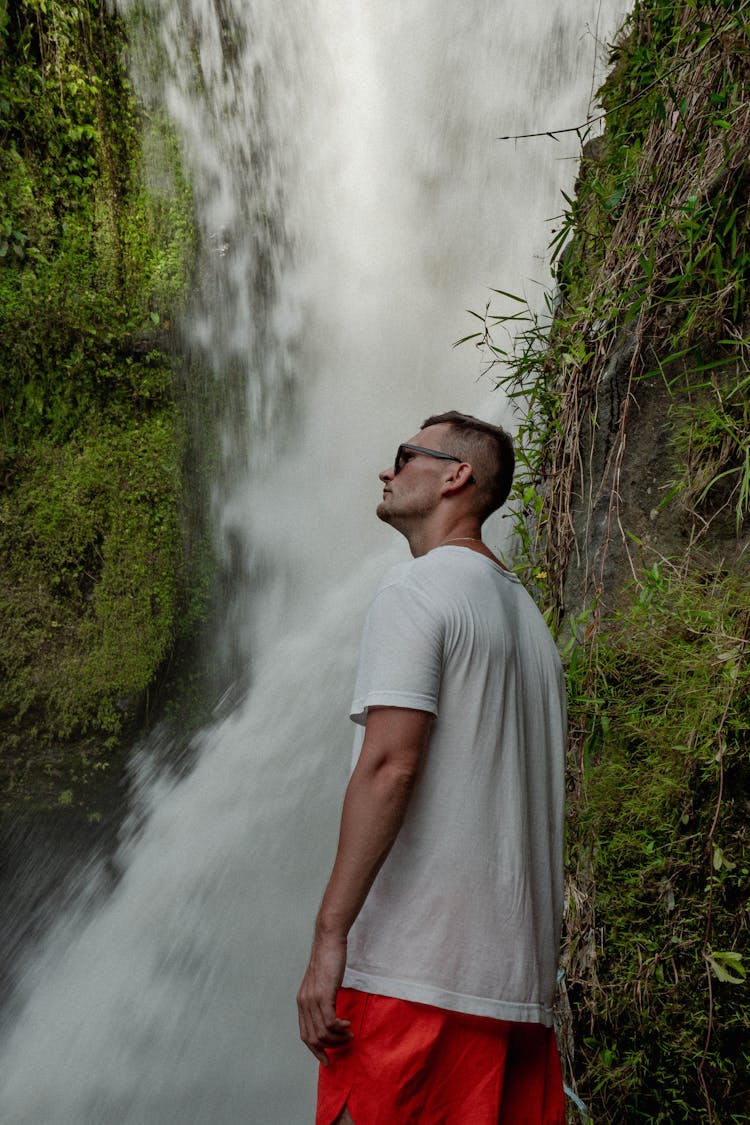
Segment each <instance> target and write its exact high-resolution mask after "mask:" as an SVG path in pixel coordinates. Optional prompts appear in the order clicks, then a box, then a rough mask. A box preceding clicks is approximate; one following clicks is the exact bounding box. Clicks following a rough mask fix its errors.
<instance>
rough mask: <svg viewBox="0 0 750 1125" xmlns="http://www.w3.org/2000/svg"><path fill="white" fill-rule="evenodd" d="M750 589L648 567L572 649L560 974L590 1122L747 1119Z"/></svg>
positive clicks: (732, 579) (727, 578)
mask: <svg viewBox="0 0 750 1125" xmlns="http://www.w3.org/2000/svg"><path fill="white" fill-rule="evenodd" d="M749 590H750V587H749V586H748V583H747V581H746V578H745V579H743V578H741V577H739V576H733V575H724V576H721V577H717V576H716V575H715V574H710V575H705V574H704V575H702V576H701V575H698V574H696V573H691V574H686V573H685V572H684V571H680V570H678V569H677V568H676V567H667V566H665V565H663V566H662V567H658V566H655V567H654V568H653V569H652V570H651V571H650V572H649V573H648V574H646V575H644V576H643V580H642V583H641V584H640V585H639V587H638V588H637V596H636V598H635V599H634V600H633V602H632V604H631V605H630V607H629V608H627V609H626V610H623V611H622V612H621V613H620V614H618V615H617V617H615V618H613V619H612V620H610V621H606V622H604V623H602V625H601V627H600V629H599V630H598V632H597V634H596V637H595V639H592V640H590V641H589V642H588V643H585V644H584V645H583V646H582V647H578V646H577V645H576V646H571V647H570V649H569V676H570V688H571V691H570V700H571V719H572V723H573V726H574V728H577V729H578V730H579V731H580V732H581V734H580V737H579V740H578V745H579V746H580V747H581V749H582V756H583V761H582V763H581V764H580V765H579V766H576V767H575V768H574V769H573V771H572V777H573V778H574V779H575V781H574V784H575V786H576V788H577V790H578V796H577V800H576V802H575V810H576V811H575V815H574V816H573V818H572V820H571V825H570V835H569V844H568V846H569V854H570V863H571V867H572V869H573V883H572V887H573V888H577V890H578V891H579V892H580V891H581V890H584V891H585V894H584V895H583V897H584V898H586V897H587V896H588V907H587V916H586V925H585V927H584V926H583V925H581V923H580V920H579V924H578V925H577V926H576V930H577V931H578V934H579V937H578V939H577V940H576V941H575V942H571V945H570V947H569V951H568V952H569V965H568V972H569V976H570V979H571V981H572V982H575V983H574V984H573V991H574V993H575V992H576V990H579V995H580V1000H581V1006H580V1008H579V1009H578V1016H577V1019H578V1029H579V1044H580V1054H579V1058H578V1060H577V1067H576V1069H577V1072H578V1076H579V1084H580V1087H581V1088H582V1089H584V1088H585V1096H586V1097H587V1098H588V1099H589V1100H590V1102H591V1104H592V1106H594V1107H596V1112H595V1120H596V1121H600V1120H601V1121H611V1122H616V1121H663V1122H667V1121H668V1122H678V1121H684V1122H688V1121H703V1120H708V1109H707V1105H708V1104H709V1103H710V1104H712V1106H713V1107H714V1110H715V1111H716V1112H717V1113H718V1114H719V1117H718V1118H717V1119H720V1120H722V1121H740V1120H746V1119H747V1118H746V1117H744V1116H743V1114H745V1113H746V1112H747V1110H748V1101H747V1092H746V1091H745V1089H744V1077H743V1076H744V1075H746V1073H747V1071H746V1067H747V1059H748V1057H749V1056H750V1034H749V1032H750V1028H749V1027H748V1023H747V1016H746V1012H747V985H746V983H745V980H746V970H747V950H746V936H747V924H748V918H747V894H748V889H749V887H750V882H749V876H750V833H749V832H748V827H747V816H746V799H747V793H748V786H749V784H750V768H749V767H748V757H747V751H748V734H749V733H750V662H749V661H748V655H749V653H750V593H749V592H748V591H749ZM593 887H596V895H595V896H593V895H592V889H593ZM573 893H575V892H573ZM579 901H580V899H579ZM584 935H585V936H584ZM717 951H719V952H718V953H717ZM727 954H729V957H728V958H727ZM591 958H594V960H595V964H596V972H595V979H594V980H592V975H591V971H590V964H591V961H590V959H591ZM587 961H588V962H589V967H588V968H586V969H584V965H585V964H586V963H587ZM592 985H595V987H592ZM592 1021H593V1026H594V1028H595V1034H594V1035H591V1033H590V1032H591V1026H592Z"/></svg>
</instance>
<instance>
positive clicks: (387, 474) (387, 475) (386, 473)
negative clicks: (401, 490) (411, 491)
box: [378, 465, 396, 484]
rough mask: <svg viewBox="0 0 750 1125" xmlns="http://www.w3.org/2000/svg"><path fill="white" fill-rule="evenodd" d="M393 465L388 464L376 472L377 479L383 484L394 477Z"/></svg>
mask: <svg viewBox="0 0 750 1125" xmlns="http://www.w3.org/2000/svg"><path fill="white" fill-rule="evenodd" d="M395 475H396V474H395V473H394V471H393V465H389V466H388V468H387V469H383V471H382V473H378V480H382V482H383V484H387V483H388V481H389V480H393V478H394V477H395Z"/></svg>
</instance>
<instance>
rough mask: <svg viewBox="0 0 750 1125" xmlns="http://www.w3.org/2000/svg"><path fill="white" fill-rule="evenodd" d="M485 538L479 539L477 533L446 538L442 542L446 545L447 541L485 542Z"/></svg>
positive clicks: (442, 544) (442, 545)
mask: <svg viewBox="0 0 750 1125" xmlns="http://www.w3.org/2000/svg"><path fill="white" fill-rule="evenodd" d="M483 542H484V540H483V539H477V537H476V535H459V536H458V537H457V538H456V539H444V540H443V542H442V543H441V544H440V546H441V547H444V546H445V545H446V543H483Z"/></svg>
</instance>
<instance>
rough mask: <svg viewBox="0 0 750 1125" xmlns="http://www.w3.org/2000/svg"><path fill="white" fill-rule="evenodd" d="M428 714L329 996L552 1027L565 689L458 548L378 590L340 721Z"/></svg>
mask: <svg viewBox="0 0 750 1125" xmlns="http://www.w3.org/2000/svg"><path fill="white" fill-rule="evenodd" d="M371 706H389V707H408V708H414V709H417V710H421V711H429V712H431V713H433V714H434V715H435V716H436V719H435V722H434V724H433V727H432V732H431V735H430V740H429V744H428V747H427V750H426V753H425V760H424V763H423V767H422V771H421V773H420V776H419V778H418V780H417V783H416V786H415V789H414V792H413V794H412V798H411V801H410V803H409V806H408V808H407V812H406V817H405V819H404V823H403V825H402V828H401V830H400V832H399V834H398V837H397V838H396V841H395V843H394V845H393V848H392V850H391V852H390V854H389V856H388V858H387V859H386V861H385V863H384V864H383V867H382V868H381V870H380V872H379V873H378V875H377V878H376V879H375V882H374V884H373V886H372V888H371V890H370V893H369V895H368V897H367V900H366V902H365V904H364V906H363V908H362V911H361V912H360V915H359V917H358V919H357V921H356V922H355V924H354V926H353V928H352V930H351V933H350V936H349V952H348V960H347V969H346V973H345V976H344V982H343V983H344V985H345V986H346V987H348V988H355V989H360V990H362V991H366V992H372V993H376V994H379V995H383V996H395V997H401V998H402V999H405V1000H415V1001H418V1002H420V1003H423V1004H432V1005H435V1006H437V1007H441V1008H448V1009H451V1010H454V1011H461V1012H471V1013H474V1014H476V1015H482V1016H492V1017H494V1018H496V1019H504V1020H517V1021H522V1022H532V1023H543V1024H547V1025H549V1024H551V1022H552V1011H551V1004H552V995H553V992H554V988H555V977H556V971H557V958H558V946H559V938H560V925H561V918H562V901H563V871H562V844H563V816H564V755H565V729H566V727H565V691H564V685H563V677H562V671H561V665H560V659H559V656H558V653H557V650H556V648H555V644H554V641H553V639H552V637H551V635H550V632H549V630H548V628H547V626H546V624H545V622H544V620H543V618H542V616H541V614H540V613H539V610H538V609H537V608H536V606H535V605H534V603H533V601H532V599H531V598H530V597H529V595H528V594H527V592H526V591H525V590H524V588H523V586H522V585H521V583H520V582H519V581H518V579H517V578H516V576H515V575H513V574H510V573H508V572H507V571H505V570H503V569H502V567H500V566H498V565H497V564H496V563H494V562H492V561H491V560H490V559H488V558H487V557H486V556H484V555H480V554H479V553H478V552H476V551H472V550H470V549H467V548H465V547H452V546H445V547H439V548H436V549H435V550H433V551H430V552H429V553H428V554H426V555H423V556H421V557H420V558H418V559H414V560H411V561H409V562H406V563H401V564H399V565H398V566H396V567H394V568H393V569H392V570H390V571H389V572H388V574H387V575H386V576H385V578H384V579H383V581H382V582H381V585H380V587H379V589H378V592H377V594H376V596H375V599H374V601H373V603H372V605H371V607H370V611H369V614H368V617H367V621H366V624H365V629H364V635H363V638H362V648H361V653H360V663H359V670H358V673H357V681H356V686H355V691H354V700H353V703H352V710H351V715H352V719H353V720H354V722H355V723H357V724H358V727H357V735H356V737H355V743H354V756H353V764H354V763H356V760H357V757H358V755H359V751H360V748H361V745H362V740H363V737H364V724H365V722H366V718H367V708H368V707H371Z"/></svg>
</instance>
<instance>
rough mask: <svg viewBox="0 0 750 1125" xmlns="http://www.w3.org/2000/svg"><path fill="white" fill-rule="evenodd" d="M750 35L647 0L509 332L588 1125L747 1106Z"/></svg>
mask: <svg viewBox="0 0 750 1125" xmlns="http://www.w3.org/2000/svg"><path fill="white" fill-rule="evenodd" d="M749 31H750V23H749V22H748V13H747V11H746V10H745V9H744V8H743V6H742V5H738V4H732V3H722V4H718V5H717V4H708V3H702V2H701V0H698V2H696V3H690V4H687V5H686V4H678V3H676V2H674V3H673V2H671V0H666V2H665V0H640V2H639V3H638V4H637V5H636V7H635V10H634V12H633V15H632V16H631V17H630V19H629V20H628V22H627V24H626V28H625V31H624V34H623V35H622V37H621V39H620V41H619V42H618V44H617V45H616V47H615V48H614V52H613V59H612V61H613V64H614V65H613V70H612V73H611V75H610V77H609V79H608V80H607V82H606V83H605V85H604V88H603V90H602V92H601V96H602V101H603V105H604V108H605V109H606V111H607V115H606V131H605V135H604V137H603V139H602V140H601V141H599V142H598V143H597V144H595V145H590V146H587V148H586V150H585V151H584V159H583V161H582V164H581V171H580V175H579V179H578V183H577V185H576V198H575V199H566V207H565V210H564V213H563V216H562V222H561V225H560V226H559V228H558V231H557V234H556V238H555V243H554V244H553V249H554V252H555V254H554V258H555V260H556V261H557V275H558V282H559V290H558V292H557V293H556V294H554V296H553V295H550V299H549V311H550V312H551V313H552V314H553V315H552V317H551V324H549V323H547V320H546V319H542V318H540V317H539V316H537V315H536V314H535V313H534V311H533V310H529V309H528V308H527V309H525V310H523V309H522V311H521V314H520V316H519V314H518V313H516V314H514V316H512V317H508V316H505V317H504V316H502V315H500V316H497V317H496V318H495V320H496V321H497V322H498V324H499V325H501V326H502V325H503V324H505V325H506V326H507V325H508V323H509V321H511V320H512V321H513V327H515V326H516V325H517V324H518V323H519V321H520V322H521V323H522V325H523V330H522V332H521V334H520V336H519V337H516V348H515V350H514V351H510V352H509V351H508V350H504V349H503V348H502V347H501V346H495V345H494V344H493V342H492V341H490V346H491V349H492V350H491V353H490V358H491V359H494V358H497V359H500V360H502V361H503V368H502V369H501V370H500V376H499V382H500V385H501V386H502V387H503V389H505V390H506V392H507V393H509V394H510V395H511V396H513V395H516V396H518V397H519V398H521V400H522V401H523V404H524V406H525V407H527V410H526V413H525V417H524V419H523V420H522V422H521V425H520V429H519V437H518V440H517V465H518V474H517V483H516V486H515V488H516V499H517V501H518V502H519V503H518V508H517V512H518V516H517V521H516V527H517V531H518V557H517V564H516V565H517V569H518V571H519V573H520V574H521V575H522V576H523V577H524V579H525V580H526V581H527V582H528V583H529V585H530V587H531V589H532V590H533V591H534V593H535V595H536V596H537V598H538V600H539V601H540V602H541V603H543V604H544V608H545V611H546V613H547V616H548V619H549V620H550V621H551V622H552V623H553V626H554V627H556V628H557V629H558V630H559V637H560V643H561V648H562V649H563V653H564V661H565V666H566V671H567V677H568V702H569V715H570V752H569V756H568V785H569V812H570V816H569V829H568V835H567V872H568V888H567V889H568V894H567V901H566V914H565V935H564V965H565V968H566V973H567V998H568V1000H569V1002H570V1004H569V1007H568V1008H567V1009H566V1008H565V1001H564V997H563V998H561V1008H562V1009H563V1010H565V1011H567V1016H568V1018H567V1021H566V1023H565V1034H564V1040H565V1047H566V1050H565V1056H566V1061H567V1074H568V1081H569V1083H570V1085H571V1086H572V1088H574V1089H577V1090H578V1092H579V1094H580V1096H581V1097H582V1099H583V1100H584V1102H585V1103H586V1104H587V1107H588V1110H589V1112H590V1114H591V1118H592V1119H593V1120H594V1121H595V1122H596V1123H597V1125H604V1123H606V1125H610V1123H611V1125H620V1123H621V1122H627V1123H628V1125H631V1123H635V1122H644V1123H645V1122H648V1123H649V1125H651V1123H653V1122H663V1123H664V1125H682V1123H685V1125H688V1123H690V1125H693V1123H696V1122H703V1123H705V1125H711V1123H712V1122H715V1123H719V1122H721V1123H722V1125H725V1123H729V1122H740V1121H750V1095H749V1094H748V1085H747V1074H748V1068H749V1067H750V1025H748V1018H747V1011H748V1006H747V989H748V983H749V982H748V971H747V969H748V962H747V935H748V930H749V929H750V920H749V919H748V905H747V904H748V894H749V892H750V832H748V818H747V810H748V808H750V770H748V746H749V744H750V705H749V703H748V700H750V677H749V673H748V669H749V668H750V595H749V593H748V591H750V452H749V451H750V407H749V405H748V404H749V403H750V375H749V374H748V372H750V308H749V302H748V295H749V292H750V290H749V288H748V283H749V282H750V211H749V209H748V199H750V192H748V159H747V157H748V152H749V151H750V35H749V34H748V32H749ZM489 322H490V325H491V326H492V325H493V324H494V321H493V318H492V317H490V318H489ZM498 339H500V340H501V339H502V337H501V336H500V334H499V333H498ZM528 404H530V409H528ZM573 1116H574V1117H575V1113H574V1114H573ZM576 1120H577V1118H576Z"/></svg>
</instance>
